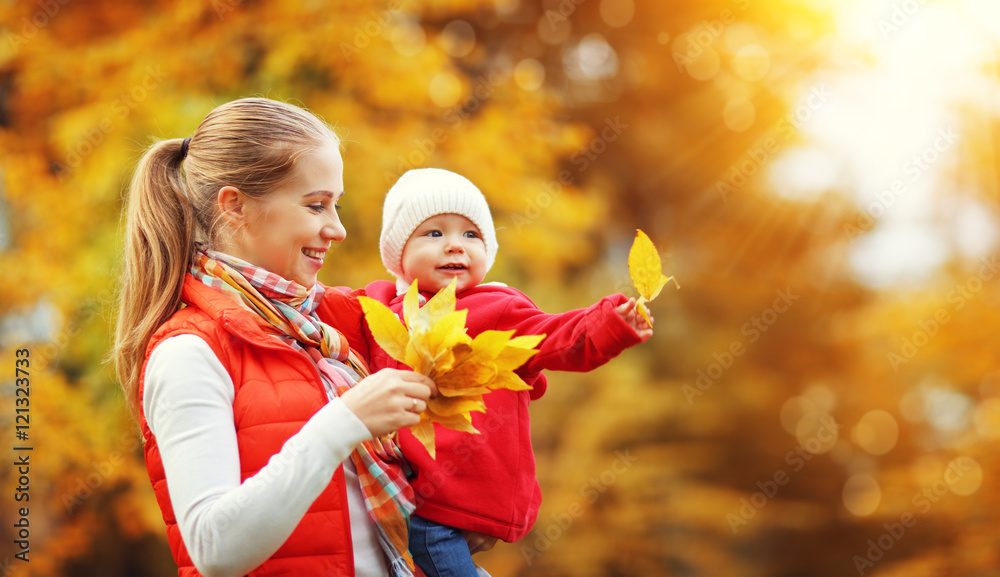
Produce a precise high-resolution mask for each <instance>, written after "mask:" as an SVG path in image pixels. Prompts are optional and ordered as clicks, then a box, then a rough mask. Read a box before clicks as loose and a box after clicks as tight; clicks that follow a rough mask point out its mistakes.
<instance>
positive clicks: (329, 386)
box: [189, 244, 415, 577]
mask: <svg viewBox="0 0 1000 577" xmlns="http://www.w3.org/2000/svg"><path fill="white" fill-rule="evenodd" d="M189 272H190V273H191V274H192V275H193V276H194V277H195V278H196V279H198V280H199V281H201V282H203V283H205V284H206V285H208V286H210V287H212V288H214V289H216V290H218V291H220V292H222V293H223V294H226V295H228V296H229V297H230V298H232V299H233V300H234V301H236V302H237V303H240V304H241V305H243V306H244V307H245V308H246V309H247V310H249V311H251V312H253V313H256V314H257V315H258V317H259V318H260V319H261V320H262V321H264V322H266V323H267V324H269V325H271V326H273V327H275V328H277V329H278V330H280V331H281V332H282V334H283V336H285V337H287V338H286V339H285V340H286V342H288V343H289V344H290V345H291V346H292V347H293V348H295V349H296V350H299V351H302V352H304V353H306V354H307V355H308V356H309V358H310V359H312V361H313V362H314V363H316V367H317V368H318V369H319V373H320V376H321V378H322V380H323V385H324V387H326V390H327V394H328V395H329V396H330V397H331V398H332V397H336V396H340V395H341V394H343V393H344V392H345V391H347V390H348V389H350V388H351V387H352V386H354V384H356V383H357V381H359V380H360V379H361V378H363V377H365V376H367V375H368V367H367V365H366V364H365V363H364V362H363V361H362V360H361V359H359V358H358V357H357V356H356V355H355V354H354V351H352V350H351V348H350V346H348V343H347V339H346V338H345V337H344V335H343V334H341V333H340V331H338V330H337V329H335V328H333V327H331V326H330V325H328V324H326V323H324V322H323V321H321V320H319V317H317V316H316V313H315V311H316V307H317V306H319V303H320V302H321V301H322V300H323V295H324V293H325V290H326V289H325V287H323V285H321V284H320V283H318V282H317V283H316V284H314V285H313V287H312V289H311V290H306V288H305V287H303V286H301V285H299V284H297V283H294V282H292V281H289V280H286V279H284V278H282V277H280V276H278V275H276V274H274V273H271V272H268V271H266V270H264V269H262V268H259V267H255V266H254V265H252V264H250V263H248V262H245V261H242V260H239V259H237V258H234V257H232V256H229V255H225V254H222V253H219V252H215V251H210V250H206V249H205V248H204V247H203V246H202V245H200V244H199V245H197V246H196V250H195V254H194V261H193V263H192V265H191V269H190V271H189ZM351 461H352V462H353V463H354V468H355V469H356V470H357V474H358V479H359V481H360V483H361V491H362V493H363V494H364V497H365V499H364V500H365V508H366V509H367V510H368V517H369V518H370V519H371V521H372V523H373V524H374V526H375V533H376V535H377V536H378V541H379V544H380V545H381V546H382V550H383V551H384V552H385V555H386V557H387V559H388V561H389V565H390V569H391V572H392V575H395V576H404V577H410V576H412V575H413V571H414V564H413V559H412V558H411V557H410V553H409V551H408V546H407V543H408V533H409V524H410V513H412V512H413V509H414V507H415V503H414V495H413V489H412V488H411V487H410V485H409V483H407V481H406V476H405V471H403V470H402V469H403V468H404V467H405V466H406V465H405V461H404V460H403V457H402V454H401V453H400V451H399V447H398V446H397V445H396V444H395V443H393V442H392V441H391V440H389V439H388V438H377V439H372V440H371V441H365V442H364V443H362V444H361V445H359V446H358V447H357V448H356V449H355V450H354V451H353V452H352V453H351Z"/></svg>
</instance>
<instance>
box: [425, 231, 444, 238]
mask: <svg viewBox="0 0 1000 577" xmlns="http://www.w3.org/2000/svg"><path fill="white" fill-rule="evenodd" d="M427 236H433V237H435V238H437V237H439V236H442V235H441V231H440V230H429V231H427Z"/></svg>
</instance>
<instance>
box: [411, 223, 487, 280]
mask: <svg viewBox="0 0 1000 577" xmlns="http://www.w3.org/2000/svg"><path fill="white" fill-rule="evenodd" d="M402 260H403V262H402V265H403V275H404V277H405V278H406V280H407V281H409V282H413V279H416V280H418V281H419V283H420V290H422V291H428V292H435V293H436V292H438V291H439V290H441V289H443V288H444V287H446V286H448V284H449V283H451V281H452V279H457V284H456V287H455V290H456V291H457V292H461V291H463V290H465V289H468V288H472V287H474V286H476V285H478V284H479V283H481V282H483V277H484V276H486V243H485V242H483V237H482V234H480V232H479V228H478V227H476V225H474V224H472V221H471V220H469V219H468V218H466V217H464V216H461V215H458V214H439V215H436V216H432V217H430V218H428V219H427V220H425V221H424V222H422V223H420V225H419V226H418V227H417V228H416V230H414V231H413V234H411V235H410V238H409V239H408V240H407V241H406V244H405V245H404V246H403V259H402Z"/></svg>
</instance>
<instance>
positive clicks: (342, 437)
mask: <svg viewBox="0 0 1000 577" xmlns="http://www.w3.org/2000/svg"><path fill="white" fill-rule="evenodd" d="M233 398H234V388H233V383H232V379H231V378H230V376H229V374H228V373H227V372H226V370H225V368H224V367H223V366H222V364H221V363H220V362H219V360H218V358H217V357H216V356H215V354H214V353H213V352H212V349H211V348H210V347H209V346H208V344H207V343H206V342H205V341H204V340H202V339H201V338H199V337H197V336H194V335H179V336H175V337H172V338H169V339H167V340H165V341H163V342H162V343H161V344H160V345H159V346H157V347H156V348H155V349H154V350H153V353H152V354H151V355H150V359H149V363H148V365H147V367H146V384H145V390H144V395H143V408H144V410H145V415H146V420H147V422H148V423H149V427H150V429H151V430H152V432H153V434H154V435H155V436H156V442H157V445H158V447H159V449H160V454H161V456H162V458H163V466H164V470H165V471H166V475H167V483H168V485H169V487H170V500H171V504H172V505H173V509H174V513H175V515H176V516H177V522H178V526H179V527H180V531H181V536H182V537H183V538H184V543H185V545H186V546H187V549H188V553H189V554H190V555H191V558H192V559H193V560H194V563H195V566H196V567H197V568H198V570H199V571H200V572H201V573H202V574H204V575H205V576H206V577H216V576H222V577H225V576H233V577H238V576H241V575H245V574H246V573H248V572H249V571H251V570H253V569H254V568H255V567H257V566H259V565H260V564H261V563H263V562H264V561H266V560H267V559H268V558H269V557H270V556H271V555H272V554H274V552H275V551H277V550H278V548H279V547H280V546H281V545H282V543H284V542H285V540H287V539H288V536H289V535H291V533H292V531H293V530H294V529H295V527H296V526H297V525H298V523H299V522H300V521H301V519H302V516H303V515H304V514H305V512H306V511H307V510H308V509H309V507H310V505H312V503H313V501H315V499H316V497H318V496H319V494H320V493H321V492H322V491H323V489H325V488H326V486H327V485H328V484H329V483H330V480H331V478H332V477H333V474H334V472H335V471H336V470H337V467H338V466H339V465H340V463H341V462H342V461H343V460H344V459H346V458H347V457H348V456H349V455H350V453H351V451H352V450H353V449H354V447H355V446H356V445H357V444H358V443H360V442H362V441H365V440H367V439H370V438H371V433H370V432H369V430H368V428H367V427H366V426H365V424H364V423H363V422H362V421H361V420H360V419H359V418H358V417H356V416H355V414H354V413H353V412H352V411H351V410H349V409H348V408H347V406H346V405H345V404H344V403H343V402H341V401H340V400H339V399H335V400H333V401H331V402H330V403H328V404H327V405H326V406H324V407H323V408H322V409H321V410H319V411H318V412H317V413H316V414H315V415H314V416H313V417H312V418H311V419H310V420H309V421H308V422H307V423H306V424H305V425H304V426H303V427H302V429H301V430H300V431H299V432H298V433H296V434H295V435H293V436H292V437H291V438H290V439H289V440H288V441H287V442H286V443H285V445H284V446H283V447H282V449H281V451H279V452H278V453H277V454H275V455H274V456H273V457H272V458H271V460H270V461H269V462H268V464H267V465H266V466H265V467H264V468H263V469H261V470H260V471H259V472H258V473H257V474H256V475H254V476H253V477H251V478H248V479H247V480H246V481H245V482H243V483H242V484H241V483H240V459H239V450H238V448H237V443H236V429H235V426H234V423H233Z"/></svg>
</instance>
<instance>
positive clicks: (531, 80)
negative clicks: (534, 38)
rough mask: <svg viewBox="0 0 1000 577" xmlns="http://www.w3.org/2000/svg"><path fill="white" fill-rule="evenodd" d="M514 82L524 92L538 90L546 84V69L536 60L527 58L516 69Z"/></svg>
mask: <svg viewBox="0 0 1000 577" xmlns="http://www.w3.org/2000/svg"><path fill="white" fill-rule="evenodd" d="M514 82H515V83H516V84H517V85H518V86H519V87H521V88H522V89H523V90H538V89H539V88H541V86H542V84H543V83H544V82H545V67H544V66H542V63H541V62H539V61H537V60H535V59H534V58H525V59H524V60H522V61H520V62H518V63H517V66H515V67H514Z"/></svg>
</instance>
